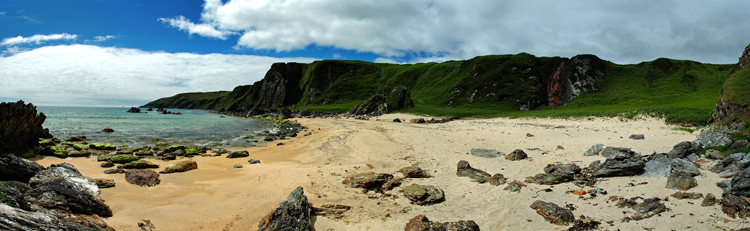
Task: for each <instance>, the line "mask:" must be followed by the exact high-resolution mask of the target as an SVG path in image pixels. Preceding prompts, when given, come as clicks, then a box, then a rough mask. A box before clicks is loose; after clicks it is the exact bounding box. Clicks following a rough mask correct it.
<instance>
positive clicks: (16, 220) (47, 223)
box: [0, 203, 114, 231]
mask: <svg viewBox="0 0 750 231" xmlns="http://www.w3.org/2000/svg"><path fill="white" fill-rule="evenodd" d="M0 214H2V216H0V230H71V231H95V230H114V229H112V228H111V227H106V223H104V221H102V220H101V219H98V218H97V219H98V221H99V222H101V223H104V225H105V227H96V226H94V227H90V226H86V224H88V225H91V226H93V224H91V222H86V223H77V222H72V221H67V220H61V219H59V218H57V216H55V215H52V214H46V213H41V212H32V211H28V210H23V209H19V208H13V207H10V206H8V205H6V204H2V203H0ZM81 216H82V215H79V216H78V217H81Z"/></svg>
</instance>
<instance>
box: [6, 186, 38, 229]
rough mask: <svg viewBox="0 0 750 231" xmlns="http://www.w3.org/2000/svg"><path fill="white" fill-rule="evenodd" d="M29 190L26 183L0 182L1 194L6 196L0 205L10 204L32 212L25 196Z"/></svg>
mask: <svg viewBox="0 0 750 231" xmlns="http://www.w3.org/2000/svg"><path fill="white" fill-rule="evenodd" d="M28 190H29V186H27V185H26V183H21V182H18V181H0V193H2V194H3V195H4V199H3V200H0V204H8V205H10V206H13V207H16V208H21V209H23V210H27V211H31V207H29V203H28V202H27V201H26V199H24V196H23V194H24V193H26V191H28ZM3 202H4V203H3ZM0 223H1V222H0Z"/></svg>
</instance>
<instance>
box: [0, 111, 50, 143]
mask: <svg viewBox="0 0 750 231" xmlns="http://www.w3.org/2000/svg"><path fill="white" fill-rule="evenodd" d="M46 118H47V117H45V116H44V114H43V113H39V114H37V111H36V107H35V106H34V105H32V104H26V103H24V102H23V101H18V102H16V103H0V154H8V153H12V154H16V155H22V154H25V153H27V152H29V150H30V149H31V148H32V147H37V146H39V138H51V137H52V135H50V134H49V130H47V129H46V128H42V124H43V123H44V120H45V119H46Z"/></svg>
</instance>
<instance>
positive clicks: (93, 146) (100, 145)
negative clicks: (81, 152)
mask: <svg viewBox="0 0 750 231" xmlns="http://www.w3.org/2000/svg"><path fill="white" fill-rule="evenodd" d="M89 148H91V149H94V150H115V149H117V147H115V146H114V145H111V144H104V143H90V144H89Z"/></svg>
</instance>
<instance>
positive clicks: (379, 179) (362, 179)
mask: <svg viewBox="0 0 750 231" xmlns="http://www.w3.org/2000/svg"><path fill="white" fill-rule="evenodd" d="M391 179H393V175H391V174H386V173H374V172H364V173H355V174H351V175H349V176H347V177H346V178H345V179H344V181H343V182H341V183H343V184H345V185H347V186H349V187H352V188H364V189H368V190H369V189H380V188H381V186H383V184H385V183H386V182H388V181H389V180H391Z"/></svg>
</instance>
